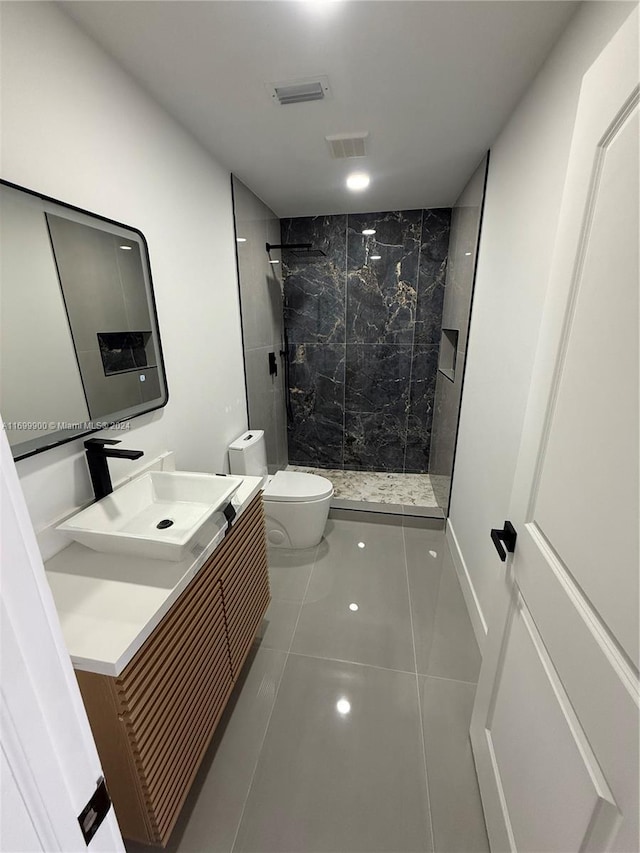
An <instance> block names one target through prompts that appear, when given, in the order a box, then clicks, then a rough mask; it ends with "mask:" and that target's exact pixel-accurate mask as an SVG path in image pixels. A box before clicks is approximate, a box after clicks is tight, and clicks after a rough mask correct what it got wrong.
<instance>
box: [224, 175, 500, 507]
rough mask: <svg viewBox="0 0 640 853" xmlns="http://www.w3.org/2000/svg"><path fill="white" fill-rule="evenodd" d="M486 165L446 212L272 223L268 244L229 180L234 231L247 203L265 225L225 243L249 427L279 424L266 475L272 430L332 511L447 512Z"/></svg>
mask: <svg viewBox="0 0 640 853" xmlns="http://www.w3.org/2000/svg"><path fill="white" fill-rule="evenodd" d="M487 159H488V158H485V159H484V160H483V162H482V163H481V164H480V166H479V167H478V169H477V170H476V172H475V173H474V174H473V176H472V177H471V179H470V180H469V182H468V184H467V186H466V187H465V189H464V190H463V192H462V193H461V195H460V197H459V199H458V200H457V201H456V203H455V204H454V206H453V207H452V208H428V209H423V210H396V211H386V212H378V213H363V214H335V215H331V216H316V217H299V218H293V219H282V220H281V221H280V222H279V223H278V227H279V235H278V237H279V242H276V241H275V239H274V236H273V235H274V233H275V230H276V222H277V220H276V217H275V214H273V213H272V212H271V211H269V210H268V208H266V206H264V205H263V204H262V202H260V201H259V200H258V199H256V198H255V196H254V197H253V199H254V201H251V199H250V198H249V196H250V195H252V194H250V193H249V191H248V190H247V188H246V187H243V185H242V184H240V182H237V181H236V179H234V200H235V215H236V232H237V235H240V231H242V232H243V236H244V235H245V231H246V229H247V228H253V230H254V231H255V236H256V237H257V236H258V229H257V224H258V220H259V219H260V217H257V216H256V213H257V208H256V204H257V205H261V206H262V207H261V217H262V219H263V221H262V223H261V224H260V229H261V233H263V234H264V233H265V229H266V228H267V227H268V228H269V229H270V230H269V234H268V236H267V240H266V241H265V240H264V238H263V240H262V241H261V242H260V243H258V242H257V241H256V240H254V241H253V242H254V245H253V247H252V246H250V245H249V241H248V240H247V239H246V237H245V239H244V240H242V242H241V243H240V242H239V243H238V270H239V280H240V294H241V306H242V317H243V337H244V345H245V372H246V377H247V394H248V412H249V426H250V428H264V429H265V430H266V431H268V429H269V423H271V426H272V429H276V430H280V434H279V435H278V436H277V437H274V438H273V440H272V441H271V442H270V445H271V446H272V448H274V452H273V454H272V457H273V458H270V459H269V465H270V468H272V469H274V470H275V469H277V468H279V467H283V459H282V455H283V454H282V453H280V454H277V453H275V447H276V445H280V446H282V445H283V444H284V436H283V434H282V433H283V432H284V431H285V429H286V443H287V452H286V456H287V459H286V462H285V464H288V465H289V466H290V467H292V468H294V469H297V470H303V471H310V472H312V473H322V474H324V475H325V476H328V477H329V478H330V479H331V480H332V482H333V484H334V488H335V495H336V498H335V505H336V506H344V507H345V508H346V507H355V506H357V507H358V508H360V509H363V508H373V509H376V510H378V511H380V510H384V511H387V512H395V513H407V512H408V513H411V514H421V515H434V516H436V517H437V516H440V517H441V516H442V515H445V514H446V513H447V509H448V502H449V492H450V484H451V477H452V471H453V462H454V450H455V441H456V433H457V424H458V414H459V408H460V399H461V392H462V380H463V374H464V365H465V360H466V343H467V335H468V327H469V317H470V310H471V300H472V291H473V280H474V274H475V260H476V254H477V246H478V239H479V232H480V222H481V214H482V204H483V197H484V186H485V178H486V168H487ZM252 206H253V207H252ZM249 208H252V209H251V210H249ZM276 239H277V238H276ZM265 249H266V252H265ZM260 252H261V253H262V258H263V259H264V260H263V261H262V262H260V260H259V253H260ZM265 293H269V294H270V295H269V298H268V300H266V301H265ZM260 305H261V306H262V308H259V306H260ZM263 356H264V358H263ZM274 362H275V364H276V366H277V367H279V370H278V372H277V373H275V372H274V371H273V365H274ZM267 363H269V364H271V368H270V370H271V372H269V370H268V369H267ZM267 403H268V405H267Z"/></svg>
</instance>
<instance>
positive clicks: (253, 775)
mask: <svg viewBox="0 0 640 853" xmlns="http://www.w3.org/2000/svg"><path fill="white" fill-rule="evenodd" d="M319 548H320V545H319V544H318V545H316V550H315V552H314V555H313V565H312V567H311V571H310V572H309V578H308V580H307V585H306V587H305V588H304V595H303V596H302V601H301V602H300V607H299V609H298V618H297V619H296V624H295V627H294V629H293V634H292V635H291V642H290V643H289V650H288V651H286V652H285V653H284V655H285V658H284V666H283V667H282V672H281V673H280V679H279V680H278V686H277V687H276V692H275V695H274V697H273V705H272V706H271V711H270V712H269V718H268V719H267V725H266V726H265V728H264V735H263V736H262V740H261V742H260V748H259V749H258V754H257V756H256V763H255V764H254V765H253V772H252V774H251V779H250V781H249V786H248V787H247V794H246V796H245V798H244V803H243V804H242V811H241V812H240V817H239V818H238V826H237V827H236V834H235V835H234V836H233V842H232V844H231V848H230V853H234V851H235V847H236V843H237V841H238V835H239V833H240V827H241V826H242V820H243V818H244V813H245V811H246V808H247V803H248V802H249V795H250V794H251V789H252V788H253V782H254V780H255V777H256V770H257V769H258V764H259V763H260V757H261V756H262V749H263V747H264V742H265V740H266V739H267V733H268V731H269V726H270V725H271V717H272V716H273V711H274V709H275V707H276V702H277V701H278V693H279V692H280V685H281V684H282V679H283V677H284V671H285V669H286V668H287V661H288V660H289V653H290V651H291V646H292V645H293V638H294V637H295V634H296V631H297V629H298V622H299V621H300V614H301V613H302V606H303V604H304V600H305V598H306V597H307V590H308V589H309V584H310V583H311V576H312V575H313V571H314V569H315V567H316V560H317V558H318V550H319ZM273 651H277V650H276V649H274V650H273Z"/></svg>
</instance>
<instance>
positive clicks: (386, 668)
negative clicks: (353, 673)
mask: <svg viewBox="0 0 640 853" xmlns="http://www.w3.org/2000/svg"><path fill="white" fill-rule="evenodd" d="M288 654H290V655H294V657H297V658H309V659H310V660H328V661H332V662H333V663H346V664H349V665H353V666H368V667H370V668H371V669H381V670H382V671H383V672H395V673H397V674H398V675H415V672H412V671H411V670H408V669H393V668H392V667H390V666H380V665H378V664H375V663H364V662H363V661H360V660H346V659H345V658H327V657H323V656H322V655H309V654H305V653H304V652H288Z"/></svg>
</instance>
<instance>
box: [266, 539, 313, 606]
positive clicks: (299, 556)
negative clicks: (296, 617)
mask: <svg viewBox="0 0 640 853" xmlns="http://www.w3.org/2000/svg"><path fill="white" fill-rule="evenodd" d="M321 547H323V548H326V545H325V544H324V543H321ZM319 550H320V546H319V547H318V548H305V549H302V550H300V551H290V550H288V549H286V548H270V549H269V554H268V559H269V583H270V585H271V597H272V598H275V599H278V600H279V601H298V602H300V601H302V599H303V598H304V593H305V590H306V589H307V583H308V582H309V577H310V575H311V570H312V569H313V564H314V561H315V559H316V554H317V553H318V551H319Z"/></svg>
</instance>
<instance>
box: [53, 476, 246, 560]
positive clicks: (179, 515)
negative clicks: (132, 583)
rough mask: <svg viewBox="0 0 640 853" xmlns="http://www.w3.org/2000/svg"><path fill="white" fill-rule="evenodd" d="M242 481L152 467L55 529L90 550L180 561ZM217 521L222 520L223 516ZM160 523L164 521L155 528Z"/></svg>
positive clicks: (237, 478)
mask: <svg viewBox="0 0 640 853" xmlns="http://www.w3.org/2000/svg"><path fill="white" fill-rule="evenodd" d="M241 484H242V479H241V478H239V477H218V476H216V475H215V474H196V473H191V472H186V471H150V472H149V473H147V474H143V475H142V476H140V477H137V478H136V479H135V480H132V481H131V482H130V483H126V484H125V485H124V486H121V487H120V488H119V489H116V491H114V492H112V494H110V495H107V497H106V498H102V500H100V501H97V502H96V503H94V504H92V505H91V506H90V507H87V508H86V509H83V510H82V511H81V512H79V513H77V514H76V515H74V516H72V517H71V518H69V519H67V521H65V522H64V523H63V524H60V525H58V527H57V530H61V531H63V532H64V533H66V534H67V535H68V536H70V537H71V538H72V539H75V540H76V541H77V542H80V543H81V544H82V545H86V546H87V547H89V548H93V550H94V551H106V552H108V553H113V554H128V555H132V556H138V557H150V558H155V559H159V560H174V561H179V560H183V559H184V558H185V557H186V556H187V553H188V551H189V548H190V546H191V545H192V544H193V542H194V541H195V539H196V538H197V536H198V531H199V530H200V528H201V527H202V526H203V525H204V524H205V523H206V522H207V521H208V520H209V519H210V518H211V517H212V516H213V515H214V513H216V512H217V511H220V512H222V510H223V509H224V507H225V506H226V504H227V503H228V502H229V500H230V498H231V496H232V495H233V493H234V492H235V491H236V489H237V488H238V487H239V486H240V485H241ZM220 520H221V523H223V522H224V517H222V516H221V519H220ZM161 522H165V524H163V525H162V526H161V527H158V525H159V524H160V523H161ZM168 522H171V524H168Z"/></svg>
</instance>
